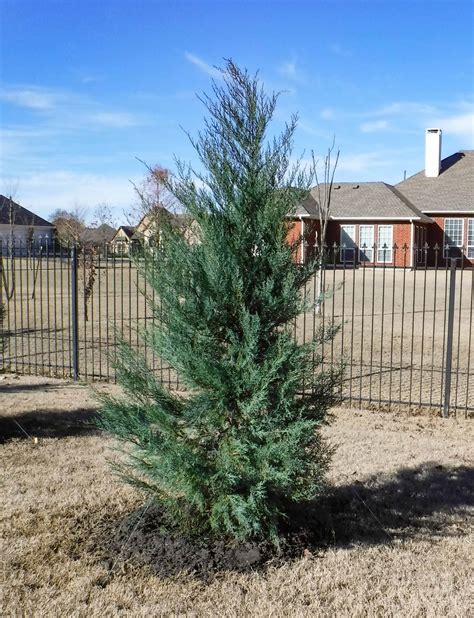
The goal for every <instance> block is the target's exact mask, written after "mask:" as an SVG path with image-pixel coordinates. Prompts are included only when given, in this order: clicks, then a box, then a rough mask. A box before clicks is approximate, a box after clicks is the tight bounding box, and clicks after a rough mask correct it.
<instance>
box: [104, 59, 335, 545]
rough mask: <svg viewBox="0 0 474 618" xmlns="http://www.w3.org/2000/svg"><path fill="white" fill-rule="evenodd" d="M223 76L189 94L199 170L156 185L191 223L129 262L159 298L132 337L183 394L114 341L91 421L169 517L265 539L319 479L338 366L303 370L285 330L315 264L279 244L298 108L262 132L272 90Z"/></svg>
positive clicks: (295, 174)
mask: <svg viewBox="0 0 474 618" xmlns="http://www.w3.org/2000/svg"><path fill="white" fill-rule="evenodd" d="M222 78H223V82H222V85H220V84H214V87H213V97H212V98H210V97H207V96H204V97H203V99H202V101H203V102H204V104H205V106H206V107H207V110H208V112H209V119H208V120H206V121H205V129H204V131H203V132H202V134H200V135H199V136H198V139H197V140H196V141H193V144H194V146H195V149H196V151H197V153H198V155H199V158H200V161H201V163H202V165H203V168H204V169H205V170H207V172H206V174H198V173H196V172H192V171H191V170H190V169H188V168H186V167H185V166H183V165H179V174H178V177H177V178H175V179H174V180H172V181H169V190H170V191H172V193H173V194H174V195H175V196H176V198H177V200H178V201H179V202H180V203H181V204H182V205H183V207H184V209H185V211H186V214H187V215H188V218H187V220H188V221H189V220H192V221H193V224H192V226H191V228H188V229H183V226H181V225H172V224H171V223H169V222H168V221H166V220H164V221H163V223H162V227H161V230H162V235H161V243H160V246H159V247H158V248H155V249H154V250H153V252H148V253H146V254H145V255H144V256H143V260H142V261H141V268H142V269H143V271H144V274H145V277H146V278H147V281H148V283H149V284H150V285H151V287H152V289H154V290H155V292H156V297H158V298H159V299H160V303H159V304H158V303H157V304H155V305H154V306H153V307H154V312H155V316H156V325H155V326H154V327H153V328H149V329H148V330H147V331H146V332H145V333H144V334H143V336H144V337H146V339H147V341H148V344H149V345H150V346H151V347H152V348H153V350H154V351H155V352H156V353H157V354H158V355H159V356H160V357H161V358H162V359H164V360H165V361H167V362H168V363H169V364H170V365H171V366H172V367H173V368H174V369H175V370H176V371H177V373H178V374H179V377H180V381H181V382H182V383H183V384H185V385H186V387H187V389H188V390H187V393H186V394H185V395H179V394H177V393H171V392H169V391H168V390H166V389H165V388H164V387H163V386H162V385H161V384H160V381H159V377H158V378H157V376H155V375H154V374H153V371H152V369H151V368H150V366H149V365H147V362H146V360H145V359H144V358H142V357H140V356H139V355H137V354H136V353H134V352H132V351H131V350H130V349H129V348H128V347H127V345H126V344H123V345H122V346H121V347H120V352H119V355H118V361H117V371H118V381H119V383H120V384H121V385H122V387H123V388H124V390H125V397H123V398H113V397H105V398H104V403H103V408H102V411H101V421H100V422H101V426H102V427H104V428H105V429H107V430H109V431H110V432H112V433H113V434H115V436H117V437H118V438H119V439H120V440H121V441H123V443H124V445H126V448H125V449H124V450H125V451H126V452H127V455H126V458H125V462H124V463H121V464H120V465H117V467H118V469H119V471H120V473H121V474H122V475H123V476H124V478H125V479H126V480H127V481H129V482H131V483H133V484H135V485H137V486H139V487H141V488H143V489H145V490H146V491H147V492H149V493H150V494H151V495H152V496H153V497H154V498H155V499H156V501H157V502H158V503H159V504H160V505H161V506H162V509H163V512H164V514H165V515H166V517H167V520H168V523H169V524H170V525H172V526H175V527H176V528H178V529H179V530H180V531H182V532H183V531H184V532H185V533H205V534H211V535H215V536H221V537H231V538H234V539H238V540H244V539H249V538H258V537H270V538H272V539H273V540H274V541H275V542H278V531H279V524H280V523H281V521H282V519H283V518H285V514H286V513H287V512H288V509H289V507H290V506H291V505H294V504H295V503H299V502H304V501H309V500H313V499H314V498H315V497H316V496H317V495H318V493H319V492H320V490H321V488H322V485H323V479H324V472H325V469H326V467H327V464H328V449H327V448H326V446H325V444H324V442H323V440H322V438H321V436H320V433H319V429H320V427H321V425H322V424H323V423H324V422H325V419H326V413H327V410H328V408H329V407H330V406H331V405H332V403H333V401H334V399H333V391H334V385H335V383H336V381H337V379H338V376H337V375H336V374H334V373H332V372H325V373H324V372H323V373H320V374H318V375H314V373H313V371H312V365H313V359H314V358H315V356H316V362H317V361H318V349H319V347H318V341H315V342H313V343H312V344H306V345H300V344H298V343H296V342H295V341H294V337H293V323H294V319H295V318H296V317H297V316H298V315H299V314H300V312H301V311H302V310H303V309H304V307H305V303H306V299H304V298H303V297H302V293H301V289H302V286H303V285H304V284H305V282H307V281H309V279H310V277H312V276H313V273H314V268H315V263H310V264H307V265H305V266H298V265H296V264H295V259H294V252H295V247H294V246H293V247H292V246H290V245H288V243H287V240H286V238H287V225H288V224H287V221H288V220H287V219H286V217H287V215H288V214H289V213H291V212H292V211H293V209H294V207H295V205H296V204H297V202H298V201H299V200H300V199H302V198H303V197H304V196H306V195H307V191H308V190H309V187H310V185H311V181H312V177H311V175H306V174H304V173H302V172H300V171H299V169H298V166H296V167H294V168H292V167H291V166H290V156H291V146H292V136H293V132H294V130H295V127H296V118H292V119H291V121H290V123H289V124H288V125H285V128H284V130H283V132H282V134H281V135H280V136H276V137H271V136H270V134H269V131H270V120H271V118H272V115H273V113H274V109H275V105H276V102H277V96H276V95H273V96H267V95H266V94H265V93H264V92H263V90H262V88H261V86H260V84H259V80H258V78H257V77H251V76H249V74H248V73H247V72H245V71H241V70H240V69H239V68H238V67H236V66H235V65H234V64H233V63H232V62H230V61H229V62H227V64H226V68H225V70H224V71H223V72H222ZM149 302H152V301H151V299H150V301H149ZM330 336H331V335H330ZM303 387H304V388H303Z"/></svg>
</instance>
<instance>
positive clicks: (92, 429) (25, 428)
mask: <svg viewBox="0 0 474 618" xmlns="http://www.w3.org/2000/svg"><path fill="white" fill-rule="evenodd" d="M96 413H97V410H96V408H92V407H91V408H79V409H77V410H71V411H63V410H35V411H33V412H25V413H23V414H16V415H15V414H11V415H9V416H2V417H0V444H4V443H5V442H8V441H9V440H12V439H14V438H20V439H21V438H24V439H30V438H65V437H68V436H87V435H93V434H98V433H100V430H99V429H98V428H97V427H96V426H95V419H96Z"/></svg>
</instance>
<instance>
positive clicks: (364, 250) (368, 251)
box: [359, 225, 375, 264]
mask: <svg viewBox="0 0 474 618" xmlns="http://www.w3.org/2000/svg"><path fill="white" fill-rule="evenodd" d="M363 229H367V230H372V242H371V243H369V244H367V243H364V244H363V243H362V239H361V236H362V230H363ZM374 239H375V226H374V225H359V262H368V263H369V264H373V263H374ZM369 256H370V257H369Z"/></svg>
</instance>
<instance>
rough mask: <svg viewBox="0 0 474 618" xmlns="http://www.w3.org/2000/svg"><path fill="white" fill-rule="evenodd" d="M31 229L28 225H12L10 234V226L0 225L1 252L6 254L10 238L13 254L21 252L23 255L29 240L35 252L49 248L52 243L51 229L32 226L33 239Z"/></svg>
mask: <svg viewBox="0 0 474 618" xmlns="http://www.w3.org/2000/svg"><path fill="white" fill-rule="evenodd" d="M31 229H32V227H31V226H29V225H14V226H13V234H12V228H11V226H10V225H7V224H2V223H0V244H1V246H2V252H3V253H6V252H7V250H8V249H9V247H10V245H11V241H12V236H13V243H14V245H15V252H16V251H21V252H22V253H25V252H26V251H27V248H28V245H29V242H30V241H31V240H32V241H33V245H34V248H35V250H39V249H40V248H41V247H43V249H46V247H48V246H49V248H51V246H52V242H53V228H52V227H49V226H48V227H46V226H44V227H43V226H38V225H36V226H33V237H31Z"/></svg>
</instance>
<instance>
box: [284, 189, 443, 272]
mask: <svg viewBox="0 0 474 618" xmlns="http://www.w3.org/2000/svg"><path fill="white" fill-rule="evenodd" d="M323 191H324V186H321V193H323ZM318 196H319V192H318V189H317V187H316V188H314V189H312V191H311V193H310V195H309V197H308V198H307V199H306V200H305V201H304V202H303V203H302V204H300V205H299V206H298V207H297V209H296V211H295V213H294V215H293V217H292V223H291V224H290V229H289V234H288V239H289V241H290V242H295V241H297V240H298V238H300V239H301V244H300V246H299V248H298V254H297V259H298V261H299V262H305V261H306V260H307V258H308V257H309V255H311V253H312V252H313V251H314V248H315V246H316V244H318V243H320V239H319V234H320V222H319V212H318V203H317V202H318ZM430 223H431V219H430V218H429V217H427V216H426V215H424V214H423V213H422V212H421V211H419V210H418V209H417V208H416V207H415V206H414V205H413V204H412V203H411V202H410V201H409V200H407V199H406V197H404V196H403V195H402V194H401V193H400V192H399V191H398V190H397V189H396V188H394V187H392V186H391V185H389V184H387V183H385V182H360V183H353V182H344V183H336V184H334V186H333V188H332V194H331V209H330V217H329V221H328V226H327V231H326V239H325V244H326V245H327V246H328V249H329V260H330V261H334V262H336V263H337V264H340V263H344V264H347V265H350V264H359V263H362V262H366V263H368V264H376V265H377V264H380V265H384V264H385V265H395V266H403V265H405V266H413V260H414V255H413V251H412V248H413V244H414V238H415V237H419V238H426V228H427V226H428V225H429V224H430ZM334 244H335V245H337V246H338V251H337V253H335V254H334V253H333V252H332V249H331V247H332V246H333V245H334ZM394 245H396V246H397V249H395V251H394V249H393V247H394Z"/></svg>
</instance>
